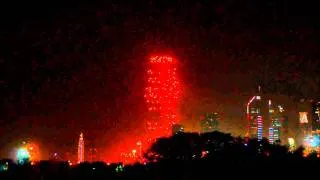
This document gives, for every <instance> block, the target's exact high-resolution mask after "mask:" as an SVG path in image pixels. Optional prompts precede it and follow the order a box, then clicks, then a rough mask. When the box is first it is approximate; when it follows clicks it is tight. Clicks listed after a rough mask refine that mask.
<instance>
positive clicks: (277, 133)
mask: <svg viewBox="0 0 320 180" xmlns="http://www.w3.org/2000/svg"><path fill="white" fill-rule="evenodd" d="M268 107H269V108H268V109H269V118H270V122H271V124H270V128H272V129H273V137H270V136H269V139H270V138H272V142H273V143H275V142H277V143H279V142H281V141H282V140H284V139H285V138H286V137H285V136H286V135H287V134H286V132H287V129H288V128H287V118H286V116H283V112H284V109H283V107H282V106H280V105H279V106H277V107H273V106H272V102H271V100H269V102H268Z"/></svg>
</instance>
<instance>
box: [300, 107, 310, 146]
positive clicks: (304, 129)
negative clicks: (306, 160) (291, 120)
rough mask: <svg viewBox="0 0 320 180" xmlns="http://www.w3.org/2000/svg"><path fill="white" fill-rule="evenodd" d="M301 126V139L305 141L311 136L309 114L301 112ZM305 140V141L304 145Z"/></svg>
mask: <svg viewBox="0 0 320 180" xmlns="http://www.w3.org/2000/svg"><path fill="white" fill-rule="evenodd" d="M299 126H300V134H301V138H303V139H305V138H306V137H308V136H310V135H311V128H310V125H309V120H308V112H299ZM304 142H305V140H304V141H303V144H304Z"/></svg>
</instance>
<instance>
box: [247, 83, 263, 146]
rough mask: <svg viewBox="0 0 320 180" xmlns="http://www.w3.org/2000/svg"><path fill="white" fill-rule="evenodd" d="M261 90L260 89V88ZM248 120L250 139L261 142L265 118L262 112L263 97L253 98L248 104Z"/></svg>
mask: <svg viewBox="0 0 320 180" xmlns="http://www.w3.org/2000/svg"><path fill="white" fill-rule="evenodd" d="M259 89H260V88H259ZM247 120H248V132H247V136H248V137H249V138H256V139H258V140H259V141H260V140H262V138H263V116H262V112H261V96H260V95H257V96H253V97H252V98H251V99H250V100H249V102H248V104H247Z"/></svg>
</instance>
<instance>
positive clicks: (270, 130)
mask: <svg viewBox="0 0 320 180" xmlns="http://www.w3.org/2000/svg"><path fill="white" fill-rule="evenodd" d="M269 143H270V144H273V143H274V140H273V128H272V127H271V128H269Z"/></svg>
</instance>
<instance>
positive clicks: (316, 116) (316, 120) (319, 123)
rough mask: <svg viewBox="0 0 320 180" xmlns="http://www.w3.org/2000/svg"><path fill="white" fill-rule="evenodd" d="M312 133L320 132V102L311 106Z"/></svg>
mask: <svg viewBox="0 0 320 180" xmlns="http://www.w3.org/2000/svg"><path fill="white" fill-rule="evenodd" d="M311 118H312V122H311V123H312V131H320V101H319V102H312V104H311Z"/></svg>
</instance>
